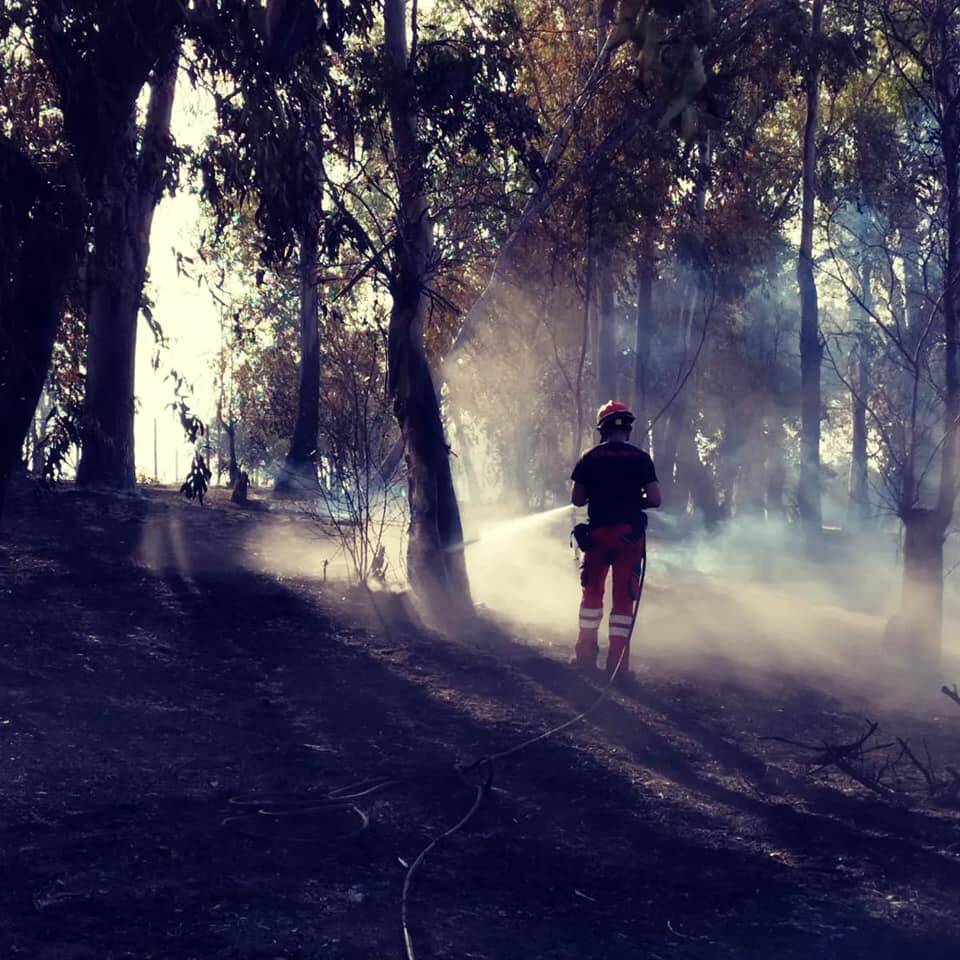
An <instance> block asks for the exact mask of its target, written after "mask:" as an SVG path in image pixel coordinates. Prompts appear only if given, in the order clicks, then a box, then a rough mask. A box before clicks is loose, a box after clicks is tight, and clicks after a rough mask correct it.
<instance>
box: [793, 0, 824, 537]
mask: <svg viewBox="0 0 960 960" xmlns="http://www.w3.org/2000/svg"><path fill="white" fill-rule="evenodd" d="M823 5H824V0H813V18H812V22H811V25H810V38H809V46H810V49H809V52H808V63H807V74H806V78H805V84H804V85H805V89H806V101H807V116H806V123H805V124H804V130H803V203H802V208H801V217H800V257H799V260H798V262H797V283H798V284H799V287H800V398H801V399H800V420H801V426H800V489H799V490H798V493H797V502H798V505H799V508H800V521H801V523H802V524H803V525H804V527H805V528H806V532H807V534H808V536H811V537H814V538H819V535H820V531H821V529H822V526H823V518H822V513H821V504H820V412H821V411H820V407H821V402H820V367H821V362H822V359H823V348H822V345H821V343H820V318H819V311H818V307H817V283H816V280H815V279H814V274H813V218H814V212H815V205H816V190H817V185H816V173H817V170H816V167H817V128H818V115H819V110H820V51H819V43H820V33H821V26H822V23H823Z"/></svg>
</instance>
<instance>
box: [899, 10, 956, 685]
mask: <svg viewBox="0 0 960 960" xmlns="http://www.w3.org/2000/svg"><path fill="white" fill-rule="evenodd" d="M934 13H935V17H933V18H932V19H931V22H930V24H929V27H930V29H931V32H934V33H937V34H939V35H938V36H937V37H936V40H937V43H936V44H932V45H931V47H930V49H932V50H939V51H940V54H941V59H940V60H939V61H936V62H934V63H933V64H932V65H931V71H930V73H931V77H932V79H933V84H934V90H935V92H936V94H937V97H938V99H939V102H940V116H939V127H940V130H939V132H940V147H941V150H942V157H943V162H944V178H943V187H944V193H943V200H944V208H945V214H946V216H945V219H946V234H947V237H946V240H947V242H946V258H945V275H944V278H943V284H944V293H943V299H942V312H943V324H944V330H943V333H944V391H943V444H942V451H941V455H940V485H939V490H938V494H937V500H936V506H935V507H933V508H932V509H924V508H917V507H914V506H913V505H912V504H911V503H909V502H907V501H906V498H907V497H908V496H912V494H913V491H912V490H905V491H904V495H905V502H904V503H903V504H902V505H901V509H900V518H901V520H902V521H903V525H904V554H903V597H902V604H901V611H900V614H899V615H898V617H897V618H895V619H896V620H898V621H899V630H900V632H901V633H904V632H905V633H906V634H907V639H908V641H909V648H910V655H911V657H913V658H919V659H921V660H922V661H929V663H930V665H931V666H935V665H936V664H937V663H938V662H939V658H940V651H941V634H942V629H943V544H944V541H945V540H946V537H947V533H948V531H949V529H950V525H951V523H952V521H953V515H954V510H955V507H956V500H957V493H958V487H960V99H958V96H957V81H956V76H955V66H954V65H955V63H956V58H957V54H958V50H957V39H956V37H955V36H951V35H949V33H948V31H949V30H950V21H949V18H948V17H946V16H945V15H944V14H945V11H944V9H943V8H942V7H938V8H937V9H936V10H935V11H934ZM911 486H912V485H911Z"/></svg>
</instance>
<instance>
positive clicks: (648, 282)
mask: <svg viewBox="0 0 960 960" xmlns="http://www.w3.org/2000/svg"><path fill="white" fill-rule="evenodd" d="M656 272H657V271H656V267H655V265H654V263H653V256H652V251H651V250H650V248H649V244H647V243H644V244H643V245H642V246H641V248H640V253H639V255H638V257H637V313H636V332H635V335H634V343H633V414H634V416H635V417H636V418H637V424H638V427H639V430H640V440H641V446H644V447H648V446H649V443H650V437H649V433H650V431H649V427H648V426H647V424H648V423H649V418H650V416H651V411H650V410H648V409H647V406H648V404H649V398H648V390H649V366H650V341H651V339H652V336H653V324H654V318H653V283H654V280H655V279H656Z"/></svg>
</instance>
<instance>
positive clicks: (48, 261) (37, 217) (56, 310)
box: [0, 138, 84, 514]
mask: <svg viewBox="0 0 960 960" xmlns="http://www.w3.org/2000/svg"><path fill="white" fill-rule="evenodd" d="M0 180H2V181H3V182H4V184H5V189H4V191H3V193H2V194H0V245H2V247H0V253H2V256H0V514H2V511H3V504H4V497H5V494H6V490H7V485H8V483H9V481H10V477H11V476H12V474H13V471H14V470H15V469H16V468H17V466H18V465H19V463H20V457H21V453H22V449H23V439H24V437H25V436H26V434H27V431H28V430H29V429H30V422H31V420H32V418H33V415H34V411H35V410H36V408H37V403H38V401H39V399H40V394H41V392H42V390H43V384H44V381H45V380H46V376H47V370H48V368H49V366H50V357H51V354H52V352H53V342H54V339H55V338H56V335H57V329H58V327H59V323H60V314H61V312H62V309H63V303H64V298H65V296H66V292H67V289H68V287H69V285H70V284H71V283H72V282H73V281H74V274H75V271H76V269H77V263H78V259H79V256H80V252H81V242H82V239H83V231H82V226H83V215H84V192H83V188H82V186H81V181H80V178H79V176H78V174H77V172H76V170H75V169H74V167H73V166H72V164H66V165H64V166H63V167H61V168H58V169H54V170H53V171H52V172H51V174H50V176H49V177H48V176H47V175H45V173H44V172H43V171H41V170H40V169H39V168H37V167H35V166H34V165H33V164H32V163H30V161H29V160H27V159H26V158H25V157H23V156H21V155H20V154H18V153H17V152H16V151H15V150H14V148H13V147H12V146H10V145H7V144H6V143H5V142H4V141H3V140H2V138H0Z"/></svg>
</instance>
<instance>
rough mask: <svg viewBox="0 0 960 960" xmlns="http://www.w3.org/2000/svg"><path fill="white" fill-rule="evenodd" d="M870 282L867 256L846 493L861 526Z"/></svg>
mask: <svg viewBox="0 0 960 960" xmlns="http://www.w3.org/2000/svg"><path fill="white" fill-rule="evenodd" d="M870 283H871V269H870V262H869V261H868V260H867V259H866V254H864V256H863V262H862V263H861V266H860V299H861V301H862V306H861V305H857V306H856V307H855V308H854V313H855V317H856V319H855V321H854V322H855V325H856V328H857V338H856V345H855V347H854V357H853V364H852V367H853V370H852V380H853V384H852V386H853V389H852V390H851V391H850V415H851V419H852V422H853V437H852V443H851V450H850V479H849V484H848V491H847V492H848V503H847V521H848V523H850V524H852V525H854V526H860V525H862V524H863V523H865V522H866V521H867V520H869V518H870V486H869V482H868V481H869V470H868V460H867V439H868V437H867V402H868V399H869V397H870V388H871V385H870V381H871V374H872V371H871V352H872V348H871V342H870V323H871V318H870V311H871V309H872V302H871V293H870Z"/></svg>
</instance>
